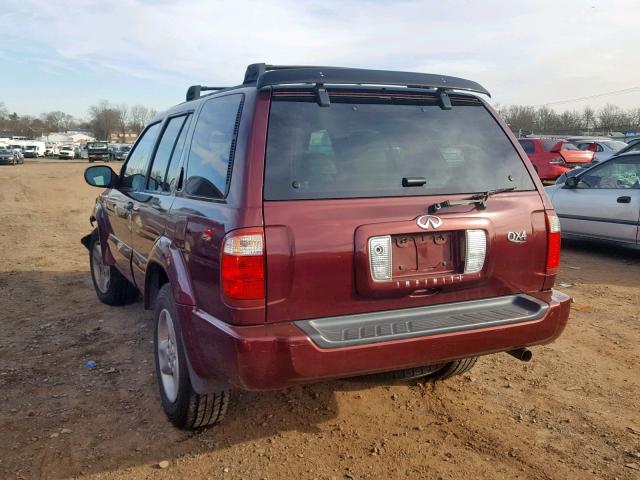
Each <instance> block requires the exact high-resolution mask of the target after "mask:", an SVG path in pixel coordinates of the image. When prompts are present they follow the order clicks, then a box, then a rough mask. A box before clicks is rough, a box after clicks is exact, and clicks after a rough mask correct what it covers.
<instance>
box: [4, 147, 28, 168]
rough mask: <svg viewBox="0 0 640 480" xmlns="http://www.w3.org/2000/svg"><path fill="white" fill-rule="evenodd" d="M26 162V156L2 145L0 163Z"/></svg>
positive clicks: (14, 163)
mask: <svg viewBox="0 0 640 480" xmlns="http://www.w3.org/2000/svg"><path fill="white" fill-rule="evenodd" d="M18 163H24V158H23V157H20V156H18V154H17V153H16V152H14V151H13V150H10V149H9V148H5V147H0V165H16V164H18Z"/></svg>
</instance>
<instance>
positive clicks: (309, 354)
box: [178, 291, 571, 390]
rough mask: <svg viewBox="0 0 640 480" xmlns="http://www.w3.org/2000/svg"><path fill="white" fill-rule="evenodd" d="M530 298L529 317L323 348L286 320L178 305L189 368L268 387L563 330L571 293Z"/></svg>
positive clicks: (240, 384) (539, 340) (433, 359)
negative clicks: (231, 320)
mask: <svg viewBox="0 0 640 480" xmlns="http://www.w3.org/2000/svg"><path fill="white" fill-rule="evenodd" d="M535 299H536V300H537V301H538V302H540V303H541V304H543V305H544V308H543V309H542V310H541V311H540V312H539V314H536V315H534V317H535V318H533V319H529V318H523V319H518V320H517V321H515V322H512V323H509V322H506V323H500V324H493V325H488V324H482V325H481V326H479V327H478V328H472V329H466V330H458V331H449V332H445V333H438V332H435V333H429V334H426V335H422V336H412V337H409V338H406V337H405V338H400V339H397V340H389V341H375V342H372V343H365V344H362V343H360V344H356V345H351V346H345V347H343V346H335V345H334V346H331V347H330V348H321V347H319V346H318V345H317V344H316V343H315V342H314V341H313V340H312V338H311V337H310V336H309V335H307V333H305V332H304V331H303V330H302V329H301V328H300V327H299V326H298V325H296V324H294V323H289V322H286V323H274V324H265V325H258V326H249V327H236V326H232V325H229V324H227V323H225V322H222V321H220V320H218V319H216V318H214V317H212V316H210V315H208V314H207V313H206V312H203V311H202V310H199V309H195V308H194V307H191V306H184V305H180V306H179V307H178V308H179V312H180V318H181V324H182V334H183V337H184V341H185V346H186V348H187V353H188V356H189V361H190V364H191V367H192V372H193V373H195V374H197V375H198V376H199V377H201V378H202V379H206V380H207V381H211V382H216V383H226V384H230V385H232V386H234V387H237V388H241V389H246V390H269V389H275V388H283V387H287V386H290V385H293V384H297V383H305V382H314V381H318V380H324V379H331V378H339V377H350V376H357V375H364V374H369V373H376V372H383V371H391V370H398V369H402V368H410V367H415V366H423V365H429V364H437V363H443V362H446V361H451V360H455V359H458V358H465V357H471V356H477V355H485V354H489V353H495V352H502V351H507V350H512V349H515V348H520V347H525V346H531V345H538V344H544V343H549V342H551V341H553V340H555V339H556V338H557V337H558V336H559V335H560V334H561V333H562V331H563V330H564V327H565V325H566V323H567V319H568V318H569V305H570V302H571V299H570V297H568V296H567V295H564V294H562V293H560V292H557V291H553V292H551V291H547V292H540V293H539V294H536V295H535ZM464 303H469V302H464ZM398 314H399V315H401V314H402V311H399V312H398Z"/></svg>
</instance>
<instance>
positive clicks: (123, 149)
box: [114, 145, 131, 160]
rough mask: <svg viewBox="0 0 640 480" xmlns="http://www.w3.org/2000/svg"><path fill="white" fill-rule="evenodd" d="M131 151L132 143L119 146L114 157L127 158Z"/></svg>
mask: <svg viewBox="0 0 640 480" xmlns="http://www.w3.org/2000/svg"><path fill="white" fill-rule="evenodd" d="M130 151H131V145H121V146H119V147H117V148H116V149H115V151H114V158H115V159H116V160H126V159H127V155H129V152H130Z"/></svg>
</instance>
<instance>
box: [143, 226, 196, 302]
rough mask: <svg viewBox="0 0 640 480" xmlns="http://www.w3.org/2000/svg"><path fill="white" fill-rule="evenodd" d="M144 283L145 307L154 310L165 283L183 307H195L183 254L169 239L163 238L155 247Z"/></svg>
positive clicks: (148, 262)
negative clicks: (159, 292)
mask: <svg viewBox="0 0 640 480" xmlns="http://www.w3.org/2000/svg"><path fill="white" fill-rule="evenodd" d="M144 278H145V281H144V289H143V292H144V294H143V295H144V307H145V308H146V309H152V308H153V307H154V304H155V298H156V296H157V294H158V291H159V290H160V287H161V286H162V285H164V283H167V282H168V283H170V284H171V290H172V292H173V298H175V300H176V303H179V304H181V305H190V306H195V305H196V302H195V296H194V294H193V288H192V286H191V280H190V278H189V275H188V269H187V265H186V260H185V258H184V256H183V255H182V252H181V251H180V250H179V249H178V248H176V247H175V246H174V245H172V242H171V240H169V238H167V237H164V236H161V237H159V238H158V239H157V240H156V243H155V244H154V245H153V248H152V249H151V252H150V253H149V257H148V259H147V268H146V271H145V277H144Z"/></svg>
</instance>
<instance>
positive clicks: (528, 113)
mask: <svg viewBox="0 0 640 480" xmlns="http://www.w3.org/2000/svg"><path fill="white" fill-rule="evenodd" d="M496 110H497V111H498V113H499V114H500V116H501V117H502V118H503V119H504V120H505V121H506V122H507V124H508V125H509V127H510V128H511V130H512V131H513V132H514V133H516V134H518V133H521V134H523V135H524V134H530V133H546V134H556V135H581V134H587V135H591V134H600V135H607V134H609V133H612V132H625V131H628V130H635V131H640V108H631V109H627V110H624V109H622V108H620V107H618V106H616V105H612V104H607V105H605V106H604V107H602V108H600V109H599V110H595V109H593V108H591V107H588V106H587V107H585V108H584V109H582V110H581V111H579V110H565V111H564V112H560V113H558V112H556V111H555V110H554V109H552V108H550V107H548V106H544V105H543V106H539V107H532V106H526V105H510V106H500V105H498V106H496Z"/></svg>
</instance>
